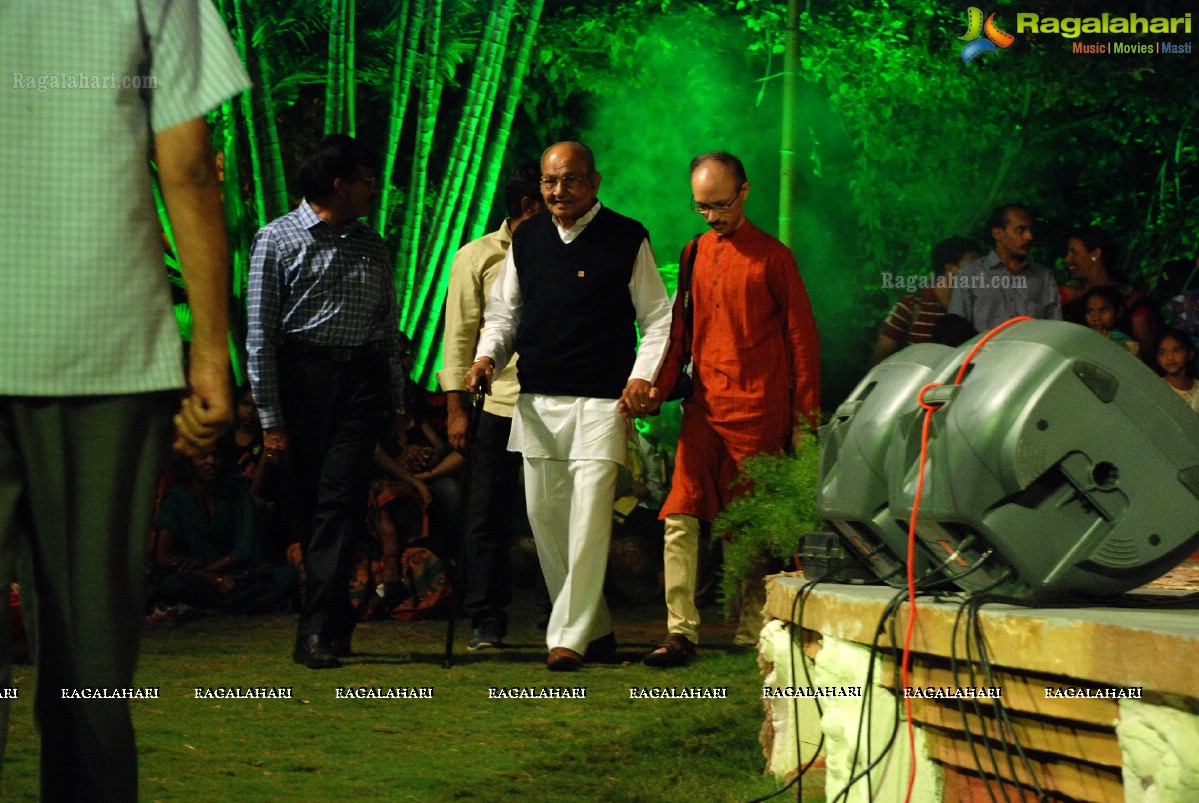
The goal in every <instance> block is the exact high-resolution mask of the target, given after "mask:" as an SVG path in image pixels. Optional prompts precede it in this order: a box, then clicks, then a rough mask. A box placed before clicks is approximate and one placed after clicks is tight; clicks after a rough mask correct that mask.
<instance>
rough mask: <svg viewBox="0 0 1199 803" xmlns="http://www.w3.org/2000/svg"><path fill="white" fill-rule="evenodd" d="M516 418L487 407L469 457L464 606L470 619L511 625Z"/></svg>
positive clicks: (517, 491) (516, 495)
mask: <svg viewBox="0 0 1199 803" xmlns="http://www.w3.org/2000/svg"><path fill="white" fill-rule="evenodd" d="M511 432H512V419H511V418H505V417H503V416H500V415H494V414H493V413H488V412H484V413H483V414H482V415H481V416H480V417H479V431H478V433H477V434H476V436H475V442H474V446H473V454H472V455H471V463H470V499H469V500H467V506H466V596H465V598H464V601H463V608H464V610H465V611H466V613H467V615H468V616H470V621H471V625H472V626H473V627H478V626H479V625H480V623H482V622H483V621H485V620H488V619H490V620H494V621H495V622H497V623H498V624H499V626H500V629H501V630H504V629H506V628H507V626H508V614H507V613H506V612H505V610H504V609H505V608H507V607H508V605H509V603H511V602H512V580H511V575H512V572H511V568H510V564H509V560H508V550H509V547H510V546H511V545H512V538H513V533H512V530H513V528H512V517H513V513H514V510H515V504H516V502H517V501H518V500H519V499H520V498H521V496H520V487H519V483H520V465H521V460H520V455H519V454H517V453H516V452H509V451H508V435H509V433H511Z"/></svg>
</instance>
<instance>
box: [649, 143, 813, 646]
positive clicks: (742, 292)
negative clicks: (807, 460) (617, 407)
mask: <svg viewBox="0 0 1199 803" xmlns="http://www.w3.org/2000/svg"><path fill="white" fill-rule="evenodd" d="M691 189H692V194H693V196H694V199H695V200H694V201H693V202H692V208H693V209H694V210H695V211H697V212H699V213H700V214H701V215H703V216H704V219H705V221H706V222H707V223H708V225H709V226H710V227H711V228H712V231H710V232H706V233H705V234H704V235H703V236H701V237H700V238H699V239H698V240H697V241H696V242H695V243H693V244H692V245H690V246H688V248H687V249H684V254H683V257H682V258H681V260H680V261H681V262H683V264H686V260H687V259H688V257H689V256H690V253H689V252H690V249H691V248H696V249H698V250H697V251H696V254H695V266H694V272H693V274H692V278H691V293H692V309H693V310H694V312H693V325H692V336H691V337H692V347H691V351H692V355H693V357H692V359H693V370H692V378H693V384H694V390H693V392H692V396H691V398H690V399H688V400H687V401H686V402H684V404H683V424H682V430H681V432H680V434H679V448H678V454H677V457H676V466H675V471H674V478H673V481H672V488H671V491H670V495H669V496H668V497H667V498H666V502H665V504H664V505H663V506H662V512H661V514H660V518H662V519H663V520H664V521H665V536H666V538H665V548H664V558H665V582H666V607H667V629H668V632H669V635H668V637H667V639H666V641H664V642H663V644H662V645H661V646H660V647H658V649H656V650H655V651H654V652H652V653H650V654H649V655H647V656H645V659H644V661H645V663H646V664H647V665H649V666H678V665H681V664H685V663H687V662H688V661H689V660H690V659H691V658H692V657H694V656H695V653H696V646H695V645H696V644H697V643H698V640H699V632H698V631H699V610H698V609H697V608H696V605H695V587H696V569H697V565H698V553H699V522H700V520H704V521H712V519H714V518H715V517H716V514H717V513H719V512H720V511H721V510H722V509H723V508H724V507H725V505H726V504H728V502H729V501H730V500H731V498H732V496H733V495H734V489H733V484H734V481H735V480H736V478H737V475H738V472H739V469H740V465H741V463H742V461H743V460H744V459H745V458H746V457H749V456H750V455H754V454H761V453H772V454H775V453H779V452H782V451H783V449H784V448H785V447H787V446H788V445H789V444H791V443H793V442H794V437H795V433H796V432H797V426H807V425H808V424H811V425H813V426H815V425H816V424H817V423H818V416H819V408H820V361H819V349H820V344H819V341H818V337H817V334H816V323H815V321H814V319H813V317H812V305H811V302H809V300H808V294H807V291H806V290H805V289H804V285H803V280H802V279H800V276H799V270H798V268H797V267H796V264H795V258H794V257H793V256H792V254H791V251H790V250H789V249H788V248H787V247H786V246H785V245H783V244H782V243H781V242H779V241H778V240H776V239H775V238H774V237H771V236H770V235H769V234H767V233H766V232H764V231H762V230H761V229H759V228H757V227H756V226H754V225H753V224H752V223H750V222H749V221H748V220H746V218H745V211H744V203H745V198H746V195H747V194H748V192H749V182H748V181H747V180H746V177H745V169H744V167H743V166H742V164H741V161H740V160H739V159H737V158H736V157H735V156H732V155H731V154H728V153H723V152H719V153H707V154H702V155H701V156H697V157H696V158H695V159H694V160H692V162H691ZM683 295H684V294H683V292H679V293H678V295H677V296H676V298H675V307H674V320H673V321H672V326H671V343H670V351H669V352H668V355H667V358H666V364H665V365H664V366H663V368H662V371H661V372H660V373H659V375H658V380H657V383H656V388H657V393H658V397H659V398H665V396H666V395H667V394H668V393H669V391H670V389H671V388H672V387H673V386H674V383H675V381H676V379H677V377H678V375H679V371H680V370H681V369H682V367H683V366H682V359H683V353H684V348H685V343H684V338H685V333H684V321H683V314H682V304H683ZM632 412H634V413H636V412H639V411H632ZM746 607H747V606H743V611H742V617H743V620H744V619H745V618H746V614H747V613H749V612H748V611H746V610H745V608H746ZM751 618H752V617H751Z"/></svg>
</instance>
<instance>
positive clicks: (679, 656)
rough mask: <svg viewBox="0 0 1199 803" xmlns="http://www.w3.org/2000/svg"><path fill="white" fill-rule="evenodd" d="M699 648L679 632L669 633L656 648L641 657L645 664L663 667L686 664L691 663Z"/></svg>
mask: <svg viewBox="0 0 1199 803" xmlns="http://www.w3.org/2000/svg"><path fill="white" fill-rule="evenodd" d="M698 654H699V649H698V648H697V647H696V646H695V644H694V643H693V642H692V641H691V639H689V638H687V637H686V636H684V635H683V634H681V633H671V634H670V635H669V636H667V637H666V640H665V641H663V642H662V643H661V644H659V645H658V648H657V649H656V650H654V651H653V652H651V653H649V654H648V655H646V656H645V657H644V658H642V659H641V663H643V664H645V665H646V666H654V667H658V668H660V669H665V668H669V667H673V666H686V665H687V664H689V663H691V662H692V661H693V660H694V659H695V657H696V655H698Z"/></svg>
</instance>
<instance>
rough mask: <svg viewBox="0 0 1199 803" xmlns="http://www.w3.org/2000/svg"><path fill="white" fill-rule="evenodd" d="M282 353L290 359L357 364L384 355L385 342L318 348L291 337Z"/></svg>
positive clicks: (284, 343)
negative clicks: (362, 360)
mask: <svg viewBox="0 0 1199 803" xmlns="http://www.w3.org/2000/svg"><path fill="white" fill-rule="evenodd" d="M280 352H281V353H283V354H286V355H287V356H290V357H303V358H305V359H309V360H321V361H324V362H355V361H357V360H361V359H365V358H367V357H374V356H377V355H380V354H383V352H384V348H383V341H382V340H372V341H370V342H369V343H363V344H362V345H360V346H318V345H315V344H313V343H305V342H304V341H302V340H297V339H296V338H293V337H289V338H287V339H285V340H284V341H283V347H282V348H281V349H280Z"/></svg>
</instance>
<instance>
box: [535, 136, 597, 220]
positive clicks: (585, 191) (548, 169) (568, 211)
mask: <svg viewBox="0 0 1199 803" xmlns="http://www.w3.org/2000/svg"><path fill="white" fill-rule="evenodd" d="M599 185H600V174H599V173H597V172H595V156H594V155H592V153H591V149H590V148H588V147H587V146H586V145H584V144H583V143H581V142H558V143H555V144H553V145H551V146H549V147H548V148H546V149H545V152H544V153H543V154H541V197H542V198H543V199H544V200H545V208H546V209H548V210H549V211H550V214H552V215H553V216H554V217H555V218H556V219H557V221H558V223H559V224H560V225H561V226H563V227H564V228H570V227H572V226H573V225H574V224H575V223H576V222H577V221H578V219H579V218H581V217H582V216H583V215H585V214H587V210H589V209H591V207H593V206H595V199H596V195H597V194H598V193H599Z"/></svg>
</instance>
